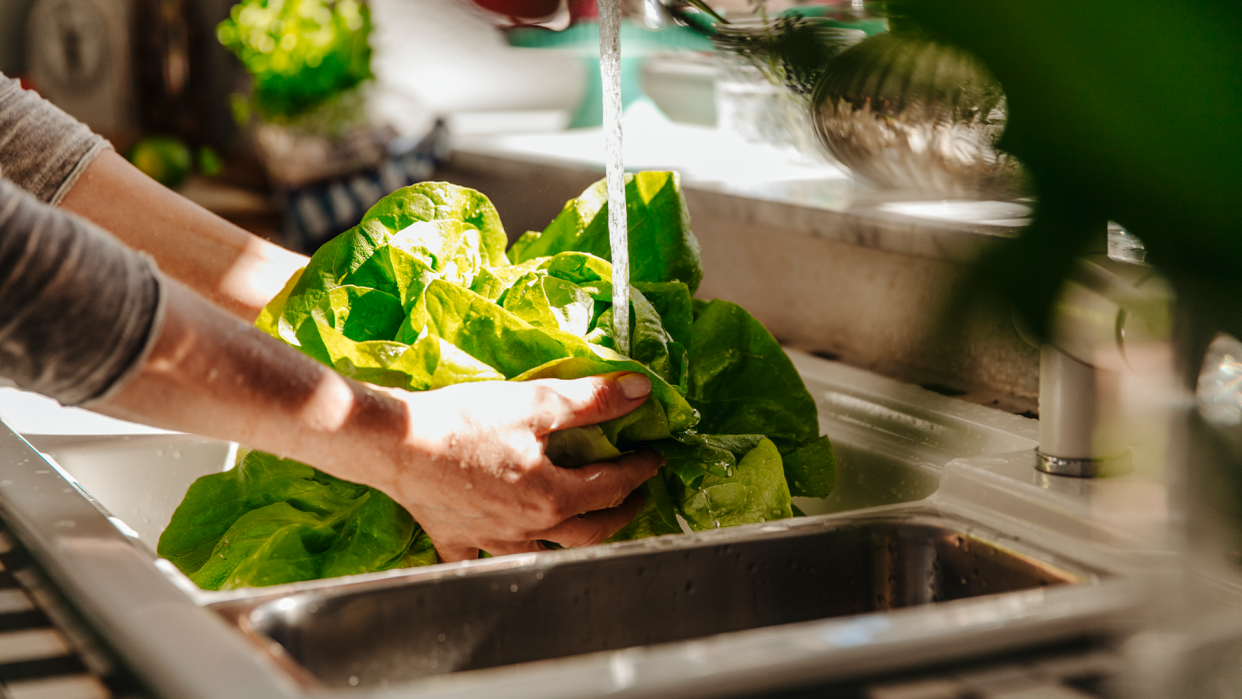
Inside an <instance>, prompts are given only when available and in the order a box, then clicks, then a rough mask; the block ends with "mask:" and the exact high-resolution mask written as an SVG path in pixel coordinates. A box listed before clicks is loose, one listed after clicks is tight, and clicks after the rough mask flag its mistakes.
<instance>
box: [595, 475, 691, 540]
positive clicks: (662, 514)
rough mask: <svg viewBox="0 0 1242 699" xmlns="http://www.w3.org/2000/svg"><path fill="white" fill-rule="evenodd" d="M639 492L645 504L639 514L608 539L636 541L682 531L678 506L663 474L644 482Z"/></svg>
mask: <svg viewBox="0 0 1242 699" xmlns="http://www.w3.org/2000/svg"><path fill="white" fill-rule="evenodd" d="M638 492H639V493H641V494H642V497H643V505H642V507H641V508H640V509H639V510H638V514H636V515H634V519H633V520H631V521H630V523H629V524H627V525H625V526H624V527H622V528H621V530H620V531H618V532H617V533H616V534H613V535H612V536H610V537H608V541H634V540H636V539H645V538H647V537H649V536H664V535H665V534H680V533H681V525H679V524H678V523H677V507H676V506H675V505H674V504H673V499H672V498H671V497H670V496H669V494H668V485H667V484H666V483H665V482H664V478H663V477H662V476H656V477H655V478H652V479H650V480H648V481H647V482H646V483H643V484H642V485H641V486H639V488H638Z"/></svg>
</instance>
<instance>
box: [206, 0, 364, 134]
mask: <svg viewBox="0 0 1242 699" xmlns="http://www.w3.org/2000/svg"><path fill="white" fill-rule="evenodd" d="M370 33H371V14H370V11H369V9H368V8H367V6H366V5H365V4H362V3H360V2H358V0H243V2H240V3H238V4H236V5H234V6H233V9H232V10H231V11H230V13H229V18H228V19H226V20H224V21H223V22H221V23H220V24H219V26H217V27H216V37H217V38H218V39H219V40H220V43H221V44H223V45H224V46H225V47H227V48H228V49H229V50H230V51H232V52H233V53H234V54H236V55H237V57H238V58H240V59H241V61H242V63H243V64H245V66H246V70H247V71H249V72H250V75H251V76H252V77H253V78H254V94H253V97H252V102H253V106H254V109H255V110H256V111H257V112H258V113H259V116H261V117H262V118H263V119H264V120H267V121H283V120H289V119H292V118H295V117H298V116H301V115H303V114H305V113H307V112H309V111H311V110H313V109H315V108H316V107H318V106H320V105H322V104H324V103H325V102H327V101H329V100H331V99H332V98H334V97H336V96H338V95H340V94H341V93H342V92H345V91H347V90H349V89H350V88H353V87H355V86H357V85H358V84H359V83H361V82H363V81H364V80H367V79H369V78H371V77H373V76H372V73H371V47H370V44H369V43H368V37H369V36H370ZM234 111H235V112H236V111H237V108H236V105H234Z"/></svg>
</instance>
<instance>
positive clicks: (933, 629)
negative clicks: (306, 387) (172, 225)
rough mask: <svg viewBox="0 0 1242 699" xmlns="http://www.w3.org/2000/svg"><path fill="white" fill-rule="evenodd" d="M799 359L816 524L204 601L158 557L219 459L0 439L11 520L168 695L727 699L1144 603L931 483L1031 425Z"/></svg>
mask: <svg viewBox="0 0 1242 699" xmlns="http://www.w3.org/2000/svg"><path fill="white" fill-rule="evenodd" d="M791 356H792V358H793V360H794V362H795V365H796V366H797V368H798V370H799V372H800V373H801V374H802V375H803V377H804V378H805V380H806V382H807V386H808V388H809V389H810V391H811V393H812V395H813V396H815V398H816V401H817V403H818V405H819V410H820V425H821V429H822V430H823V431H824V432H825V433H826V434H828V435H830V436H831V437H832V440H833V443H834V446H835V449H836V452H837V457H838V484H837V489H836V490H835V491H834V493H833V495H832V496H831V497H830V498H827V499H824V500H805V499H800V501H799V502H798V504H799V506H800V507H801V508H802V509H803V510H804V511H806V512H808V513H811V514H813V515H817V516H813V517H806V518H796V519H792V520H784V521H780V522H770V523H766V524H762V525H751V526H746V527H738V528H734V529H726V530H716V531H710V532H702V533H697V534H689V535H675V536H667V537H659V538H656V539H649V540H645V541H640V542H630V543H623V544H612V545H605V546H599V547H593V548H588V549H578V550H566V551H556V552H543V553H539V554H528V555H522V556H509V557H502V558H496V559H487V560H480V561H469V562H465V563H455V564H444V565H437V566H429V567H427V568H422V569H412V570H399V571H387V572H384V573H375V574H370V575H363V576H355V577H352V578H338V579H333V580H320V581H309V582H303V583H294V584H289V585H280V586H273V587H270V588H258V589H246V590H236V591H230V592H223V593H221V592H205V591H202V590H199V589H197V588H196V587H194V585H193V583H191V582H190V581H189V580H188V579H187V578H186V577H185V576H184V575H182V574H181V573H180V572H179V571H177V570H176V569H175V568H174V567H173V566H172V565H171V564H169V563H168V562H167V561H160V560H153V559H154V557H153V556H152V555H151V554H150V552H151V551H153V550H154V548H155V542H156V539H157V538H158V535H159V532H160V531H161V530H162V528H163V526H165V523H166V522H167V521H168V518H169V516H171V514H172V509H173V508H174V507H175V505H176V503H178V502H179V501H180V499H181V497H182V495H183V493H184V492H185V489H186V488H187V487H188V486H189V485H190V483H191V482H192V481H193V480H194V478H196V477H198V476H201V475H204V474H207V473H213V472H218V471H219V470H220V469H221V468H223V467H225V466H226V465H227V464H228V463H230V462H231V453H230V452H231V450H230V448H229V445H227V444H222V443H219V442H212V441H210V440H201V439H199V438H196V437H191V436H188V435H176V434H155V435H143V436H126V435H123V434H117V433H115V432H114V433H112V434H108V435H103V434H101V435H64V434H44V433H39V432H37V431H27V433H26V435H25V437H26V441H23V440H21V439H20V438H17V437H16V435H13V434H12V433H10V432H8V431H7V430H3V429H0V476H3V478H0V516H3V518H4V519H5V520H6V522H8V523H9V524H10V526H13V528H14V530H15V531H16V532H17V534H18V535H19V536H21V538H22V539H23V540H24V541H26V543H27V544H28V546H29V548H30V549H31V550H32V551H35V552H38V553H40V555H42V556H43V558H44V559H45V560H44V565H46V566H48V568H49V570H50V571H51V572H52V573H54V575H53V577H54V578H56V580H57V581H58V584H59V585H61V586H62V588H63V589H64V590H65V591H66V594H67V596H69V597H71V598H73V599H74V600H75V603H76V604H78V605H79V606H80V608H81V609H83V610H84V614H85V615H86V616H87V617H88V618H89V619H90V620H91V623H92V624H93V625H94V626H95V627H96V628H97V629H99V630H100V632H101V634H102V635H103V636H105V637H106V638H107V639H109V642H110V643H112V644H113V645H114V646H115V647H116V648H117V649H118V651H120V654H121V655H123V656H124V657H125V661H126V662H127V663H130V664H131V665H132V666H133V667H134V668H135V669H136V671H138V672H139V674H142V675H143V676H144V677H146V678H147V680H148V681H149V682H151V684H152V686H153V688H155V690H156V691H155V693H156V694H160V695H166V696H177V697H203V698H206V697H215V696H238V697H242V696H245V697H256V698H257V697H264V698H266V697H273V696H284V697H304V696H308V695H313V696H333V695H339V696H342V697H350V698H351V699H352V698H354V697H360V696H367V697H373V696H374V697H388V696H410V695H417V696H420V697H433V696H443V697H448V696H453V697H490V696H505V697H508V698H513V699H517V698H521V697H529V698H530V699H536V698H537V699H560V698H562V697H563V698H564V699H569V698H570V697H587V696H603V695H611V694H616V693H618V692H620V693H623V694H624V695H625V696H627V697H638V696H646V697H665V696H678V697H681V698H682V699H691V698H692V697H698V696H704V697H706V696H730V695H737V694H742V693H746V692H759V693H762V692H768V691H772V690H775V689H778V688H782V687H790V686H795V685H798V684H805V683H813V682H825V681H835V680H840V679H845V678H851V677H859V676H861V675H865V674H875V673H883V672H888V671H892V670H896V669H901V668H908V667H911V666H913V665H918V664H927V663H934V662H937V661H943V660H948V659H956V658H965V657H969V656H971V655H972V654H978V653H984V652H995V651H1000V650H1005V649H1012V648H1017V647H1023V646H1029V645H1032V644H1037V643H1041V642H1047V641H1053V640H1057V639H1063V638H1068V637H1072V636H1077V635H1083V634H1090V633H1095V632H1097V631H1098V630H1099V628H1100V627H1101V624H1102V623H1104V622H1105V621H1107V620H1109V619H1113V618H1116V617H1117V616H1119V615H1124V614H1127V613H1129V612H1130V610H1132V609H1133V607H1134V605H1135V604H1136V603H1137V602H1136V600H1137V599H1138V597H1137V593H1136V591H1135V589H1136V588H1135V585H1134V583H1133V581H1132V579H1131V577H1130V576H1129V575H1128V573H1127V572H1126V571H1125V570H1124V566H1119V565H1118V562H1117V561H1116V560H1105V559H1104V558H1102V557H1101V556H1099V555H1097V554H1098V552H1097V551H1095V550H1094V549H1093V548H1092V547H1090V546H1085V545H1083V543H1082V542H1081V541H1079V540H1077V539H1074V538H1065V537H1063V536H1062V535H1060V534H1056V533H1055V532H1053V533H1049V532H1047V531H1045V530H1042V529H1041V530H1039V531H1036V530H1035V529H1032V528H1031V527H1030V526H1029V524H1028V523H1027V522H1025V521H1018V520H1016V519H1014V518H1012V517H1006V516H1000V517H997V516H995V514H996V513H995V512H994V511H993V510H994V508H992V509H989V508H987V507H982V506H980V505H981V503H980V502H976V501H975V500H970V499H969V498H967V499H964V500H963V499H961V498H960V497H946V496H947V495H951V493H948V492H947V490H951V488H950V489H947V490H946V491H945V492H938V489H940V488H941V485H942V479H941V472H942V470H944V467H945V464H948V463H949V462H951V461H953V460H955V459H965V458H971V457H987V456H989V455H996V454H1005V453H1013V452H1018V451H1021V450H1026V451H1029V450H1030V449H1031V448H1033V446H1034V444H1035V442H1034V439H1033V438H1034V436H1035V422H1034V421H1032V420H1027V419H1025V418H1020V417H1016V416H1012V415H1007V414H1004V413H1001V412H999V411H995V410H989V409H987V408H983V407H981V406H977V405H971V404H967V403H964V402H962V401H955V400H952V399H949V398H945V397H943V396H939V395H936V394H934V393H930V392H928V391H924V390H922V389H920V388H918V387H917V386H910V385H905V384H900V383H897V382H894V381H890V380H888V379H884V378H882V377H878V376H875V375H873V374H869V373H867V372H864V371H861V370H857V369H852V368H849V367H846V366H843V365H840V364H836V363H832V362H826V361H823V360H820V359H817V358H815V357H811V356H809V355H805V354H802V353H798V352H791ZM0 407H3V406H0ZM32 446H33V447H34V449H31V447H32ZM36 449H37V450H38V452H41V453H36V451H35V450H36ZM44 459H48V460H47V461H45V460H44ZM55 462H59V466H60V467H61V471H60V475H58V473H57V471H56V470H55V469H54V468H52V467H53V466H55V465H56V463H55ZM62 476H63V477H64V478H65V479H68V480H69V481H71V482H72V483H73V484H74V485H76V486H77V489H75V488H73V487H69V484H67V483H65V481H64V480H61V478H62ZM958 490H959V491H960V490H962V489H961V488H958ZM79 491H81V492H82V493H86V494H88V495H89V496H93V498H94V499H95V501H96V502H95V503H94V504H92V503H90V502H88V501H87V500H86V499H83V498H82V496H81V495H80V494H79ZM963 492H964V491H963ZM893 503H897V504H893ZM96 507H98V509H96ZM99 510H103V511H104V512H103V514H101V513H100V512H99ZM105 515H111V517H110V519H111V522H109V518H108V517H105ZM118 530H120V531H118ZM122 532H124V533H125V536H128V537H129V540H130V542H131V543H132V542H134V541H135V540H137V542H138V543H139V544H140V546H138V547H137V548H136V547H134V546H131V545H130V543H126V539H125V536H122ZM1058 537H1061V538H1058ZM1033 542H1038V543H1037V544H1035V543H1033ZM1088 561H1089V563H1087V562H1088ZM1119 571H1120V572H1121V574H1117V573H1118V572H1119Z"/></svg>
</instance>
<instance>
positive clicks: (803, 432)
mask: <svg viewBox="0 0 1242 699" xmlns="http://www.w3.org/2000/svg"><path fill="white" fill-rule="evenodd" d="M691 335H692V339H691V341H690V393H689V399H690V404H691V405H693V406H694V407H695V408H696V409H698V411H699V413H700V414H701V415H702V416H703V420H702V421H701V422H700V423H699V425H698V431H699V432H701V433H703V434H763V435H766V436H767V437H768V438H769V439H771V440H772V441H773V442H774V443H775V444H776V445H777V447H778V448H779V449H780V451H781V453H782V454H787V453H789V452H790V451H793V450H794V449H797V448H798V447H800V446H802V445H804V444H807V443H808V442H811V441H813V440H815V439H816V438H818V437H819V418H818V411H817V409H816V407H815V400H814V399H813V398H811V394H810V393H809V392H808V391H807V390H806V385H805V384H803V382H802V377H800V376H799V375H798V372H797V370H796V369H794V366H793V362H791V361H790V360H789V357H788V356H786V354H785V351H784V350H782V349H781V346H780V344H779V343H778V342H777V341H776V339H775V338H773V337H772V335H771V333H769V332H768V331H767V329H766V328H764V327H763V325H762V324H760V323H759V321H757V320H755V319H754V318H753V317H751V315H750V314H749V313H747V312H746V311H745V310H744V309H742V307H741V306H738V305H737V304H734V303H730V302H728V301H722V300H719V299H718V300H715V301H712V302H710V303H708V304H706V305H704V306H702V311H701V312H700V313H699V314H698V315H697V317H696V319H695V321H694V325H693V327H692V329H691Z"/></svg>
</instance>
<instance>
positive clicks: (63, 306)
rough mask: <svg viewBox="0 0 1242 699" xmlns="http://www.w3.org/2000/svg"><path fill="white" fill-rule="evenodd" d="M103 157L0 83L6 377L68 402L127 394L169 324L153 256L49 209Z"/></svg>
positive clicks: (68, 120)
mask: <svg viewBox="0 0 1242 699" xmlns="http://www.w3.org/2000/svg"><path fill="white" fill-rule="evenodd" d="M106 148H110V146H109V145H108V143H107V141H105V140H104V139H102V138H100V137H99V136H97V135H95V134H93V133H91V131H90V129H88V128H86V126H84V125H82V124H81V123H79V122H78V121H76V120H74V119H73V118H72V117H70V116H69V115H67V114H65V113H64V112H62V111H61V110H60V109H57V108H56V107H55V106H53V105H51V104H50V103H48V102H47V101H45V100H43V99H41V98H40V97H39V96H38V95H35V94H34V93H32V92H29V91H26V90H23V89H21V87H20V86H19V85H18V83H17V81H16V80H12V79H9V78H7V77H5V76H4V75H2V74H0V376H3V377H6V378H8V379H11V380H12V381H13V382H15V383H16V384H17V385H18V386H20V387H22V388H24V389H27V390H31V391H37V392H39V393H42V394H44V395H48V396H51V397H53V398H55V399H56V400H58V401H60V402H61V403H63V404H65V405H82V404H89V403H91V402H94V401H99V400H101V399H104V398H106V397H107V396H108V395H109V394H110V392H112V391H114V390H116V389H117V388H119V387H120V386H121V385H123V384H124V383H125V381H126V380H127V379H128V378H129V377H131V376H132V375H133V374H135V373H136V372H137V371H138V369H139V368H140V367H141V365H142V364H143V362H144V361H145V359H146V355H147V353H148V352H149V351H150V346H151V344H153V342H154V338H155V335H156V334H157V332H158V329H159V325H160V321H161V319H162V317H163V306H162V303H161V298H162V294H161V293H160V286H161V280H160V276H159V274H158V272H157V271H156V269H155V264H154V263H153V262H152V261H151V260H150V259H149V258H147V257H145V256H142V255H139V254H138V253H136V252H134V251H132V250H130V249H129V248H127V247H125V246H124V245H123V244H121V243H120V242H119V241H117V240H116V239H115V238H113V237H112V236H111V235H110V234H109V233H107V232H105V231H104V230H103V229H101V228H99V227H98V226H95V225H94V224H92V223H89V222H88V221H86V220H84V219H81V218H79V217H77V216H74V215H73V214H70V213H68V212H64V211H60V210H58V209H55V208H53V207H55V206H56V205H57V204H59V203H60V201H61V199H62V198H64V196H65V194H66V193H68V192H69V190H70V189H71V188H72V187H73V185H74V183H75V182H76V181H77V179H78V176H79V175H80V174H81V173H82V171H83V170H85V169H86V167H87V166H88V165H89V164H90V163H91V161H92V160H94V159H95V157H96V156H98V155H99V154H100V153H101V152H102V151H103V150H104V149H106Z"/></svg>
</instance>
